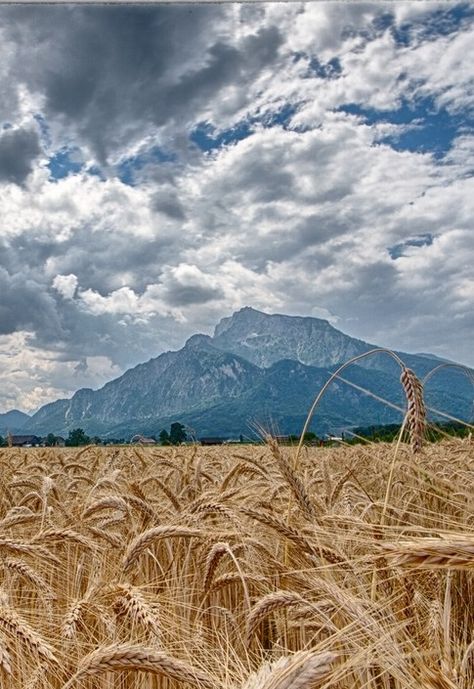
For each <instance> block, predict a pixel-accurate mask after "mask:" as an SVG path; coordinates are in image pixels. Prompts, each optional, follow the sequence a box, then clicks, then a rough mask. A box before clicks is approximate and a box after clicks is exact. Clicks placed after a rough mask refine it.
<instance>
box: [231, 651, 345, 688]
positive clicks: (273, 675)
mask: <svg viewBox="0 0 474 689" xmlns="http://www.w3.org/2000/svg"><path fill="white" fill-rule="evenodd" d="M336 657H337V656H336V654H335V653H331V652H330V651H326V652H323V653H314V652H311V651H299V652H298V653H295V654H294V655H293V656H284V657H283V658H280V659H279V660H277V661H276V663H273V664H272V663H265V664H264V665H263V666H262V667H261V668H260V669H259V670H258V671H257V672H256V673H254V674H253V675H251V676H250V677H249V679H248V680H247V682H246V683H245V684H244V686H243V687H242V689H303V688H305V689H306V687H315V686H317V685H318V684H319V683H320V682H322V681H323V680H324V679H326V678H327V676H328V674H329V672H330V670H331V665H332V663H333V662H334V660H335V659H336Z"/></svg>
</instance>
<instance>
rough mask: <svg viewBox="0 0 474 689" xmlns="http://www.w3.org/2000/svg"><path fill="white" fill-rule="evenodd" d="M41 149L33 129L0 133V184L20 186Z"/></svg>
mask: <svg viewBox="0 0 474 689" xmlns="http://www.w3.org/2000/svg"><path fill="white" fill-rule="evenodd" d="M40 152H41V147H40V144H39V138H38V133H37V132H36V131H34V130H33V129H26V128H18V129H10V128H8V129H4V130H3V132H0V183H2V182H3V183H5V182H12V183H13V184H22V183H23V182H24V181H25V180H26V178H27V177H28V175H29V174H30V172H31V171H32V169H33V163H34V161H35V159H36V158H37V157H38V156H39V154H40Z"/></svg>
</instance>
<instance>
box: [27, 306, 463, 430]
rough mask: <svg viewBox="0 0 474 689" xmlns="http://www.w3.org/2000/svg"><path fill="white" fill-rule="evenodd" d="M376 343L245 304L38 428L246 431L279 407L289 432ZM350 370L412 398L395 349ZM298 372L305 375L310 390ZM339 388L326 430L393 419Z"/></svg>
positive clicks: (449, 404) (446, 398) (78, 398)
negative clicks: (342, 367) (334, 375)
mask: <svg viewBox="0 0 474 689" xmlns="http://www.w3.org/2000/svg"><path fill="white" fill-rule="evenodd" d="M374 348H376V345H371V344H369V343H367V342H364V341H363V340H358V339H356V338H351V337H350V336H348V335H345V334H344V333H342V332H341V331H339V330H337V329H336V328H334V326H332V325H331V324H329V322H328V321H325V320H323V319H317V318H312V317H310V316H286V315H284V314H266V313H264V312H261V311H257V310H256V309H252V308H251V307H245V308H243V309H241V310H240V311H237V312H235V313H234V314H233V315H232V316H230V317H226V318H224V319H221V321H220V322H219V323H218V324H217V325H216V328H215V330H214V335H213V336H209V335H205V334H199V333H197V334H195V335H192V336H191V337H189V338H188V340H187V341H186V343H185V344H184V346H183V347H182V348H181V349H179V350H176V351H168V352H163V353H162V354H160V355H159V356H158V357H154V358H152V359H150V360H149V361H148V362H144V363H140V364H138V365H137V366H135V367H133V368H130V369H128V370H127V371H125V372H124V373H123V374H122V375H121V376H119V377H118V378H116V379H114V380H112V381H109V382H108V383H106V384H105V385H104V386H102V387H101V388H99V389H98V390H92V389H90V388H81V389H79V390H78V391H77V392H76V393H75V394H74V395H73V396H72V397H71V398H70V399H67V400H65V399H62V400H57V401H55V402H51V403H49V404H47V405H44V407H42V408H41V409H39V410H38V411H37V412H36V413H35V414H34V415H33V416H32V417H31V420H30V421H29V422H28V429H29V430H31V431H34V432H37V433H40V432H43V433H44V432H55V433H61V434H64V433H67V431H68V430H71V429H72V428H75V427H78V426H80V427H83V428H84V429H85V430H86V432H89V433H94V434H100V435H104V436H107V435H114V433H116V432H117V431H118V430H119V429H120V430H121V432H122V433H123V434H125V435H133V434H134V433H135V432H143V431H144V430H146V431H147V432H150V429H153V430H154V432H159V430H160V427H163V426H162V425H161V424H165V423H167V422H168V421H169V420H181V419H188V420H189V423H190V425H192V423H194V424H195V425H196V424H197V428H196V432H198V433H202V432H204V431H206V432H210V430H213V434H216V433H217V432H218V433H220V434H223V435H228V434H229V433H230V434H235V432H237V430H238V429H237V419H238V420H239V421H238V424H240V427H242V425H245V424H247V425H248V424H249V423H251V422H252V420H258V419H259V417H262V416H265V415H266V417H267V418H268V419H271V417H272V414H273V416H274V419H275V422H276V423H278V424H279V427H280V430H281V432H283V433H284V432H288V428H290V426H291V427H292V429H293V425H294V424H293V422H292V421H291V419H298V420H300V419H301V417H302V416H304V415H305V413H306V411H307V407H308V406H309V404H310V403H311V400H312V397H314V395H315V394H316V393H317V390H318V385H319V386H320V387H321V386H322V385H323V384H324V382H326V380H327V379H328V378H329V376H330V375H331V372H332V371H333V370H334V368H335V367H337V366H338V365H339V364H341V363H344V362H345V361H347V360H348V359H350V358H352V357H353V356H357V355H360V354H364V353H365V352H367V351H370V350H371V349H374ZM400 355H401V357H402V359H403V360H404V361H405V362H406V364H407V365H408V366H410V367H412V368H413V369H414V370H415V371H416V372H417V373H418V374H419V375H420V376H422V375H425V374H426V373H427V372H428V371H429V370H431V369H432V368H434V367H435V366H437V365H439V363H440V360H439V359H438V358H436V357H433V358H432V359H431V358H430V357H429V356H427V355H422V356H420V355H413V354H407V353H403V352H401V353H400ZM284 362H289V363H284ZM349 372H351V373H350V375H352V376H353V377H354V378H356V379H357V380H358V381H359V382H358V383H357V384H358V385H359V386H361V387H364V381H365V383H366V384H368V383H370V385H371V386H372V388H374V389H372V392H374V393H375V394H380V389H383V390H384V391H385V396H386V397H387V399H389V401H391V402H392V404H393V403H396V404H398V405H403V404H404V402H403V399H402V397H401V389H400V384H399V375H400V373H399V367H398V365H397V364H396V363H395V362H394V361H393V359H392V358H391V357H389V356H387V355H386V354H384V353H379V354H375V355H372V356H371V357H367V358H365V359H363V360H362V361H361V362H360V364H358V365H353V366H351V367H350V368H349V369H347V373H345V376H346V377H347V376H348V377H350V375H349ZM437 378H438V380H435V381H433V382H432V383H431V382H430V389H432V390H433V391H434V392H433V394H435V396H436V403H437V404H438V405H440V406H441V408H444V409H445V410H446V411H448V409H449V411H448V413H450V414H452V415H459V414H461V415H462V414H463V413H464V411H465V410H464V407H465V406H466V405H468V401H469V392H468V390H467V387H466V385H465V384H463V383H462V381H461V380H459V376H457V377H456V376H455V375H451V374H448V375H446V372H443V373H442V374H440V376H439V377H438V376H437ZM294 380H298V381H299V382H298V385H300V387H301V390H300V391H298V390H297V389H296V388H295V387H294V386H293V383H294ZM453 381H454V383H453ZM346 387H347V386H346ZM333 388H334V391H336V392H337V394H338V395H339V397H337V395H336V396H334V395H332V396H331V399H334V400H336V401H335V402H334V403H333V402H331V403H329V402H328V403H327V404H326V407H327V408H325V407H324V406H323V408H322V410H321V411H320V412H319V414H318V419H317V423H319V427H318V430H321V429H323V430H328V429H329V428H330V427H331V424H332V425H333V426H334V425H338V427H340V426H341V424H342V421H344V419H345V420H346V422H349V421H350V422H351V423H353V424H354V425H355V426H360V425H361V424H362V423H367V422H370V423H376V422H379V421H380V419H381V418H383V419H387V412H386V410H384V409H382V408H380V409H379V410H378V411H377V409H376V408H375V407H374V406H373V404H372V401H373V400H371V398H369V397H367V396H362V397H360V395H362V393H360V392H359V393H358V394H357V395H355V391H354V389H352V390H351V391H350V393H349V389H348V390H343V389H342V388H341V383H340V382H339V383H335V384H334V386H333ZM289 390H291V394H290V393H289V392H288V391H289ZM382 396H383V395H382ZM369 399H370V400H371V401H370V402H369ZM337 400H339V401H337ZM395 401H396V402H395ZM305 405H306V408H304V409H302V407H304V406H305ZM443 405H444V406H443ZM433 406H434V405H433ZM226 409H227V411H225V410H226ZM325 409H326V411H325ZM469 409H470V406H469ZM212 410H214V413H215V414H216V416H215V423H214V425H213V424H212ZM370 415H372V416H370ZM369 416H370V418H368V417H369ZM388 416H389V417H390V418H389V419H388V420H387V423H388V422H393V421H394V419H393V415H388ZM399 418H400V416H398V417H397V419H399ZM241 430H244V429H242V428H241ZM292 432H293V430H292ZM115 437H116V436H115Z"/></svg>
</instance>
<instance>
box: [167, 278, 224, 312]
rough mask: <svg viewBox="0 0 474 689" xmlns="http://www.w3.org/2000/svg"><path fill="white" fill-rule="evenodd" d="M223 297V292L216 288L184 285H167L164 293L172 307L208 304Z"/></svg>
mask: <svg viewBox="0 0 474 689" xmlns="http://www.w3.org/2000/svg"><path fill="white" fill-rule="evenodd" d="M223 296H224V293H223V291H222V290H221V289H219V288H216V287H206V286H200V285H182V284H179V283H175V284H170V285H167V287H166V289H165V293H164V298H165V300H166V302H167V303H168V304H170V306H192V305H193V304H206V303H207V302H209V301H214V300H215V299H219V298H222V297H223Z"/></svg>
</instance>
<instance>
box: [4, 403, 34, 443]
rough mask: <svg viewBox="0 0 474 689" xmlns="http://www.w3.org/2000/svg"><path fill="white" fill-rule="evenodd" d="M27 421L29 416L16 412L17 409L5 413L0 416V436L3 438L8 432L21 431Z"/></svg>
mask: <svg viewBox="0 0 474 689" xmlns="http://www.w3.org/2000/svg"><path fill="white" fill-rule="evenodd" d="M29 419H30V416H28V414H25V413H24V412H22V411H18V409H12V410H11V411H7V412H5V414H0V435H1V436H3V437H5V436H6V435H7V433H8V432H10V433H16V432H17V431H21V430H22V429H23V428H24V427H25V424H26V423H27V422H28V421H29Z"/></svg>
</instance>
